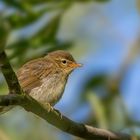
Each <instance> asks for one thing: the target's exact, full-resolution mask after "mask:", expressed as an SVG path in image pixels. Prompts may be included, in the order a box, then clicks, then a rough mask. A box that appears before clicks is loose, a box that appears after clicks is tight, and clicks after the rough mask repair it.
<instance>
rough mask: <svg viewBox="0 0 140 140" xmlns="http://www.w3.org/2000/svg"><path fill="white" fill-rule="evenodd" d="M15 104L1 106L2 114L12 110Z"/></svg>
mask: <svg viewBox="0 0 140 140" xmlns="http://www.w3.org/2000/svg"><path fill="white" fill-rule="evenodd" d="M12 108H13V106H0V115H1V114H4V113H6V112H7V111H9V110H11V109H12Z"/></svg>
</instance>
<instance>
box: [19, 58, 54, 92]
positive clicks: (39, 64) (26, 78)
mask: <svg viewBox="0 0 140 140" xmlns="http://www.w3.org/2000/svg"><path fill="white" fill-rule="evenodd" d="M51 67H53V63H52V62H50V60H47V59H45V58H39V59H35V60H31V61H30V62H27V63H26V64H24V65H23V66H22V67H21V68H20V69H19V70H18V72H17V77H18V80H19V83H20V85H21V87H22V89H23V90H24V91H25V92H27V93H29V92H30V91H31V90H32V89H33V88H35V87H38V86H40V85H41V79H42V78H43V77H47V75H48V74H49V73H50V72H51V71H52V68H51Z"/></svg>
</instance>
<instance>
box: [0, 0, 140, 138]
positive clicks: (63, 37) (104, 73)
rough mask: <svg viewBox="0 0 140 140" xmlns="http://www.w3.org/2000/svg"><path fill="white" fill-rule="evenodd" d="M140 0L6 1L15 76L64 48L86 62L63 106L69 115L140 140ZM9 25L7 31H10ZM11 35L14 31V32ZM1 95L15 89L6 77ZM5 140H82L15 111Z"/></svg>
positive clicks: (1, 130)
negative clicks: (27, 65)
mask: <svg viewBox="0 0 140 140" xmlns="http://www.w3.org/2000/svg"><path fill="white" fill-rule="evenodd" d="M139 24H140V1H139V0H137V1H136V0H123V1H122V0H77V1H76V0H70V1H67V0H60V1H59V2H58V1H56V0H34V1H32V0H28V1H27V0H12V1H11V0H0V35H1V39H3V38H4V37H5V36H7V37H8V39H7V44H6V47H5V50H6V52H7V55H8V57H9V60H10V62H11V64H12V66H13V68H14V70H15V71H17V69H18V68H19V67H20V66H21V65H22V64H24V63H25V62H26V61H29V60H31V59H33V58H37V57H41V56H44V55H46V54H47V53H48V52H49V51H53V50H57V49H63V50H68V51H69V52H71V53H72V55H73V56H74V57H75V59H76V60H77V61H78V62H81V63H83V64H84V66H83V67H82V68H80V69H77V70H75V71H74V72H73V73H72V74H71V76H70V78H69V81H68V84H67V86H66V90H65V93H64V96H63V98H62V99H61V101H60V102H59V103H58V104H57V105H56V106H55V107H56V108H57V109H59V110H60V111H61V112H62V113H63V114H64V115H66V116H68V117H69V118H71V119H73V120H75V121H77V122H82V123H86V124H90V125H93V126H96V127H100V128H104V129H110V130H114V131H121V132H126V133H131V134H133V136H134V138H135V139H137V138H136V137H140V107H139V106H140V102H139V98H140V94H139V87H140V74H139V71H140V57H139V54H140V51H139V46H140V38H139V37H140V26H139ZM3 26H6V27H7V30H8V31H7V32H4V31H3ZM6 33H8V34H6ZM0 91H1V92H0V94H6V93H7V92H8V90H7V86H6V83H5V81H4V78H3V76H2V74H0ZM0 139H1V140H27V139H33V140H46V139H52V140H62V139H64V140H65V139H67V140H78V139H79V138H76V137H74V136H70V135H68V134H65V133H63V132H61V131H60V130H58V129H56V128H54V127H53V126H51V125H49V124H48V123H46V122H45V121H44V120H41V119H39V118H38V117H37V116H35V115H33V114H31V113H27V112H25V111H24V110H23V109H22V108H20V107H16V108H15V109H13V110H11V111H9V112H7V113H5V114H3V115H1V116H0Z"/></svg>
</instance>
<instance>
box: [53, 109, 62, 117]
mask: <svg viewBox="0 0 140 140" xmlns="http://www.w3.org/2000/svg"><path fill="white" fill-rule="evenodd" d="M54 111H55V112H57V114H58V115H59V116H60V118H61V119H62V117H63V115H62V114H61V112H60V111H59V110H57V109H54Z"/></svg>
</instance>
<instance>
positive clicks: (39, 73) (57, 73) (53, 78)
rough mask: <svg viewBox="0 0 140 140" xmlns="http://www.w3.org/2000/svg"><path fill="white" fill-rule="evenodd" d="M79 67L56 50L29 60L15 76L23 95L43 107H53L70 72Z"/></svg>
mask: <svg viewBox="0 0 140 140" xmlns="http://www.w3.org/2000/svg"><path fill="white" fill-rule="evenodd" d="M81 66H82V64H80V63H77V62H76V61H75V59H74V58H73V56H72V55H71V54H70V53H69V52H67V51H64V50H56V51H53V52H50V53H48V54H47V55H46V56H44V57H41V58H36V59H33V60H30V61H29V62H27V63H25V64H24V65H23V66H21V68H19V70H18V71H17V73H16V74H17V78H18V81H19V84H20V86H21V89H22V90H23V92H24V93H25V94H28V95H29V96H31V97H32V98H34V99H35V100H37V101H38V102H39V103H40V104H41V105H43V106H44V107H45V105H48V104H49V105H50V106H54V105H55V104H56V103H57V102H58V101H59V100H60V99H61V97H62V95H63V93H64V89H65V86H66V83H67V80H68V77H69V75H70V74H71V72H72V71H73V70H75V69H76V68H78V67H81Z"/></svg>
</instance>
